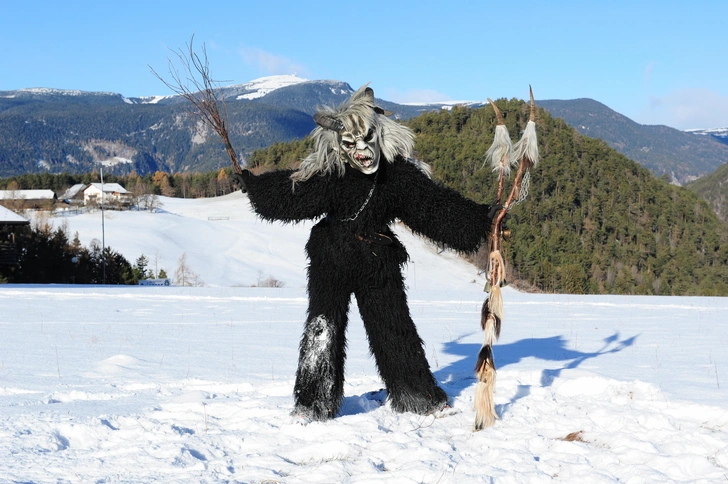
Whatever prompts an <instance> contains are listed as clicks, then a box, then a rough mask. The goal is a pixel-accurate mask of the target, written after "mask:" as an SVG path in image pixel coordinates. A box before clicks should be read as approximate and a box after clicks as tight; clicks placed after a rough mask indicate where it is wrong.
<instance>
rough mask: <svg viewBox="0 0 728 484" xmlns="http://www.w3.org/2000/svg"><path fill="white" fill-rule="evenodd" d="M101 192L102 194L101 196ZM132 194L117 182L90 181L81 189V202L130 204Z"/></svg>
mask: <svg viewBox="0 0 728 484" xmlns="http://www.w3.org/2000/svg"><path fill="white" fill-rule="evenodd" d="M102 190H103V192H102ZM102 193H103V196H102ZM131 201H132V194H131V192H128V191H126V189H125V188H124V187H122V186H121V185H119V184H118V183H104V184H103V185H102V184H101V183H92V184H90V185H89V186H88V187H86V189H85V190H84V191H83V203H84V204H86V205H88V204H89V203H97V204H101V203H103V204H104V205H117V204H118V205H131Z"/></svg>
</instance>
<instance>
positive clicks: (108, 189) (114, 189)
mask: <svg viewBox="0 0 728 484" xmlns="http://www.w3.org/2000/svg"><path fill="white" fill-rule="evenodd" d="M102 186H103V192H104V193H131V192H128V191H127V190H126V188H124V187H122V186H121V185H119V184H118V183H104V184H103V185H102V184H101V183H92V184H91V185H89V186H88V187H86V188H85V189H84V190H87V189H88V188H90V187H95V188H96V189H97V190H99V191H101V190H102V188H101V187H102Z"/></svg>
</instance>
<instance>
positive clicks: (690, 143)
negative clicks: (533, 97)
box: [538, 99, 728, 185]
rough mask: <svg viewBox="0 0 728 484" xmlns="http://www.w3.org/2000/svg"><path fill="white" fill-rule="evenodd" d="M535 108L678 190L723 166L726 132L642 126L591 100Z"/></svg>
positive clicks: (726, 152) (727, 148)
mask: <svg viewBox="0 0 728 484" xmlns="http://www.w3.org/2000/svg"><path fill="white" fill-rule="evenodd" d="M538 105H539V106H541V107H542V108H544V109H546V110H547V111H549V112H550V113H551V115H552V116H554V117H558V118H562V119H563V120H564V121H566V122H567V123H568V124H570V125H571V126H573V127H574V128H575V129H576V130H577V131H579V132H580V133H581V134H583V135H586V136H589V137H592V138H601V139H602V140H604V141H606V142H607V144H608V145H609V146H610V147H612V148H614V149H615V150H617V151H619V152H620V153H622V154H623V155H625V156H626V157H627V158H631V159H632V160H634V161H636V162H638V163H639V164H640V165H642V166H644V167H645V168H647V169H648V170H650V171H651V172H652V173H654V174H655V175H657V176H663V175H666V176H667V177H668V178H669V180H670V181H671V182H673V183H675V184H678V185H683V184H685V183H686V182H689V181H692V180H695V179H697V178H700V177H702V176H705V175H707V174H709V173H712V172H714V171H715V170H716V169H718V167H719V166H721V165H723V164H724V163H726V162H728V128H725V129H714V130H692V131H680V130H677V129H674V128H670V127H668V126H662V125H655V126H652V125H642V124H639V123H636V122H634V121H632V120H631V119H629V118H628V117H626V116H624V115H622V114H619V113H618V112H616V111H613V110H612V109H610V108H608V107H607V106H605V105H604V104H602V103H600V102H598V101H595V100H593V99H572V100H568V101H562V100H542V101H538Z"/></svg>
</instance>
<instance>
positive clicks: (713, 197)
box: [685, 163, 728, 222]
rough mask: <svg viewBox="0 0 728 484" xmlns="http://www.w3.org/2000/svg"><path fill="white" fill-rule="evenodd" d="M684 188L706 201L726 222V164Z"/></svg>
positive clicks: (727, 168)
mask: <svg viewBox="0 0 728 484" xmlns="http://www.w3.org/2000/svg"><path fill="white" fill-rule="evenodd" d="M685 187H686V188H687V189H689V190H691V191H693V192H695V193H696V194H697V195H698V196H699V197H700V198H704V199H705V200H707V201H708V203H709V204H710V206H711V208H712V209H713V210H714V211H715V213H716V214H717V215H718V217H719V218H720V219H721V220H723V221H724V222H728V163H725V164H724V165H722V166H721V167H720V168H718V169H717V170H715V171H714V172H713V173H711V174H710V175H706V176H704V177H702V178H698V179H697V180H695V181H693V182H690V183H688V184H687V185H685Z"/></svg>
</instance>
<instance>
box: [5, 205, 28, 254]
mask: <svg viewBox="0 0 728 484" xmlns="http://www.w3.org/2000/svg"><path fill="white" fill-rule="evenodd" d="M28 225H30V220H28V219H26V218H25V217H22V216H20V215H18V214H17V213H15V212H13V211H12V210H9V209H7V208H5V207H3V206H2V205H0V265H15V264H17V263H18V255H19V254H18V248H17V246H16V245H15V230H16V229H17V228H19V227H25V226H28Z"/></svg>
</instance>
